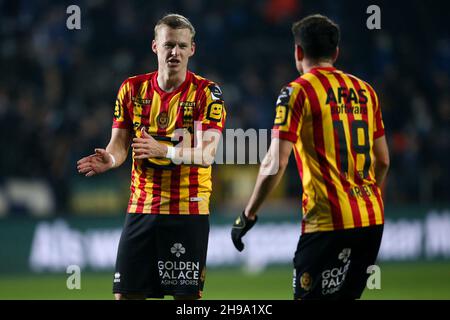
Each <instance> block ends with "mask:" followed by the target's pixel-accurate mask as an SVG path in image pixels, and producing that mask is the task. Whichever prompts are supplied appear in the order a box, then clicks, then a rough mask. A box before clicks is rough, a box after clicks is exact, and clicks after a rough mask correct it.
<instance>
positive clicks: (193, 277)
mask: <svg viewBox="0 0 450 320" xmlns="http://www.w3.org/2000/svg"><path fill="white" fill-rule="evenodd" d="M158 270H159V276H160V279H161V284H162V285H166V286H167V285H169V286H170V285H172V286H176V285H190V286H197V285H198V284H199V282H198V281H199V279H200V275H201V274H200V262H198V261H196V262H194V261H161V260H160V261H158Z"/></svg>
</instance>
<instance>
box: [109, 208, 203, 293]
mask: <svg viewBox="0 0 450 320" xmlns="http://www.w3.org/2000/svg"><path fill="white" fill-rule="evenodd" d="M208 236H209V216H208V215H161V214H158V215H152V214H139V213H137V214H136V213H127V215H126V218H125V225H124V228H123V230H122V235H121V237H120V242H119V247H118V251H117V260H116V268H115V273H114V279H113V293H123V294H127V293H129V294H145V295H146V297H147V298H163V297H164V296H165V295H172V296H179V297H183V296H189V297H197V298H200V297H201V295H202V291H203V285H204V281H205V272H206V269H205V264H206V251H207V248H208Z"/></svg>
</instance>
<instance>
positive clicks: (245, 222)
mask: <svg viewBox="0 0 450 320" xmlns="http://www.w3.org/2000/svg"><path fill="white" fill-rule="evenodd" d="M257 220H258V216H255V219H254V220H250V219H249V218H247V217H246V216H245V213H244V212H242V213H241V215H240V216H239V217H237V218H236V220H235V221H234V224H233V227H232V229H231V240H233V244H234V246H235V247H236V249H237V250H238V251H242V250H244V243H242V237H243V236H245V234H246V233H247V231H248V230H250V229H251V228H252V227H253V226H254V225H255V223H256V221H257Z"/></svg>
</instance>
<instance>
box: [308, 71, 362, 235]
mask: <svg viewBox="0 0 450 320" xmlns="http://www.w3.org/2000/svg"><path fill="white" fill-rule="evenodd" d="M312 73H313V74H314V75H316V77H317V78H318V79H319V80H320V83H321V84H322V86H323V87H324V89H325V92H328V90H329V89H330V88H332V86H331V84H330V82H329V81H328V79H327V77H326V76H324V75H323V74H322V73H320V71H319V70H317V69H316V70H313V72H312ZM333 75H334V76H335V77H336V78H337V75H336V74H335V73H333ZM341 80H342V79H341ZM340 85H341V86H345V84H344V85H343V84H342V83H341V82H340ZM330 105H331V107H337V105H336V103H335V102H330ZM330 112H331V110H330ZM331 116H332V119H333V121H340V119H339V115H338V114H336V113H334V112H331ZM352 117H353V116H352ZM349 122H350V121H349ZM349 125H350V123H349ZM333 128H334V126H333ZM333 132H334V146H335V155H336V165H337V168H338V170H339V180H340V181H341V184H342V187H343V188H344V191H345V193H346V194H347V198H348V201H349V203H350V208H351V210H352V216H353V222H354V223H355V227H361V225H362V224H361V212H360V210H359V207H358V202H357V201H356V199H355V198H354V197H351V196H350V183H349V182H348V180H347V178H346V177H345V176H344V175H343V173H342V172H340V168H341V158H340V152H339V148H340V145H339V136H338V134H337V131H336V130H335V129H333ZM350 139H351V137H350ZM350 143H351V140H350ZM353 157H355V155H353ZM343 214H344V213H343Z"/></svg>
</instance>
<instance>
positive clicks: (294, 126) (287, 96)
mask: <svg viewBox="0 0 450 320" xmlns="http://www.w3.org/2000/svg"><path fill="white" fill-rule="evenodd" d="M304 103H305V94H304V91H303V90H302V89H301V88H300V87H299V86H293V85H288V86H286V87H284V88H283V89H281V92H280V94H279V96H278V99H277V103H276V111H275V121H274V125H273V128H272V138H280V139H284V140H288V141H291V142H293V143H295V142H297V140H298V138H299V136H300V128H301V122H302V113H303V105H304Z"/></svg>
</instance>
